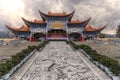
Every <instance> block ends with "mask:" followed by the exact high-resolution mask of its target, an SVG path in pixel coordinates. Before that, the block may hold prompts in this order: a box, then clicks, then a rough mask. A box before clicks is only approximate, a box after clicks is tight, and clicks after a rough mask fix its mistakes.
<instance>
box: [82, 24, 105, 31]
mask: <svg viewBox="0 0 120 80" xmlns="http://www.w3.org/2000/svg"><path fill="white" fill-rule="evenodd" d="M106 27H107V25H105V26H103V27H100V28H93V27H92V26H90V25H87V26H86V27H85V28H84V32H94V31H102V30H103V29H105V28H106Z"/></svg>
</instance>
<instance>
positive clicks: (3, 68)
mask: <svg viewBox="0 0 120 80" xmlns="http://www.w3.org/2000/svg"><path fill="white" fill-rule="evenodd" d="M46 44H47V42H46V41H44V42H42V43H41V44H39V45H38V46H34V45H32V46H28V48H27V49H23V50H22V51H21V52H18V53H17V54H16V55H14V56H11V59H9V60H7V61H6V62H5V63H1V64H0V77H2V76H3V75H5V74H6V73H8V72H9V71H10V70H11V69H12V68H13V67H14V66H16V65H17V64H19V63H20V62H21V61H22V60H23V59H24V58H25V57H26V56H28V55H29V54H30V53H31V52H32V51H33V50H35V49H36V50H39V49H40V48H42V47H44V46H45V45H46Z"/></svg>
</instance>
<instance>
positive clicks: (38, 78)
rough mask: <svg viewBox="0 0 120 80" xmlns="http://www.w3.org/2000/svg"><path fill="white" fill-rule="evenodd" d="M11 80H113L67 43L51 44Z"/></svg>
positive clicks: (34, 56)
mask: <svg viewBox="0 0 120 80" xmlns="http://www.w3.org/2000/svg"><path fill="white" fill-rule="evenodd" d="M9 80H111V79H110V78H109V77H108V76H107V75H106V74H105V73H103V72H102V71H101V70H100V69H99V68H97V67H96V66H95V65H94V64H93V63H91V62H90V61H89V60H88V59H87V58H86V57H85V56H84V55H83V54H82V53H81V52H78V51H73V50H72V48H71V47H70V46H69V45H67V44H66V43H65V42H50V43H49V44H48V45H46V47H45V48H44V49H43V50H42V51H41V52H36V53H35V54H34V55H33V56H32V57H31V58H30V59H29V60H28V61H27V62H26V63H25V64H24V65H23V66H22V67H21V68H20V69H19V70H18V71H17V72H16V73H15V74H14V75H13V76H12V77H11V78H10V79H9Z"/></svg>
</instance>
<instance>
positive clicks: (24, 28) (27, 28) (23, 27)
mask: <svg viewBox="0 0 120 80" xmlns="http://www.w3.org/2000/svg"><path fill="white" fill-rule="evenodd" d="M6 27H7V28H8V29H9V30H12V31H26V32H27V31H30V29H29V27H27V26H25V25H23V26H21V27H20V28H13V27H10V26H8V25H6Z"/></svg>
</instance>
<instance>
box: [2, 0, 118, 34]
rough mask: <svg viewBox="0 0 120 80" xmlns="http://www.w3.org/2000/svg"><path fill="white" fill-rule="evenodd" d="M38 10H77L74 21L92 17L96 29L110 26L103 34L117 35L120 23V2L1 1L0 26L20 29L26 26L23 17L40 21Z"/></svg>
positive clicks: (102, 0)
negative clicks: (5, 25) (7, 25)
mask: <svg viewBox="0 0 120 80" xmlns="http://www.w3.org/2000/svg"><path fill="white" fill-rule="evenodd" d="M38 9H40V10H41V11H43V12H45V13H46V12H48V11H52V12H62V11H66V12H67V13H69V12H71V11H73V10H76V12H75V15H74V17H73V19H79V20H84V19H86V18H88V17H92V20H91V21H90V23H89V24H91V25H93V26H95V27H101V26H104V25H106V24H107V25H108V27H107V28H106V29H105V30H104V31H103V32H107V31H109V32H111V33H115V29H116V26H117V25H118V24H119V23H120V14H119V12H120V0H0V10H1V12H0V22H1V24H0V26H2V27H4V24H11V25H12V26H14V27H19V26H21V25H23V24H24V23H23V21H22V20H21V17H25V18H27V19H29V20H33V19H35V18H37V19H40V15H39V13H38Z"/></svg>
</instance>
